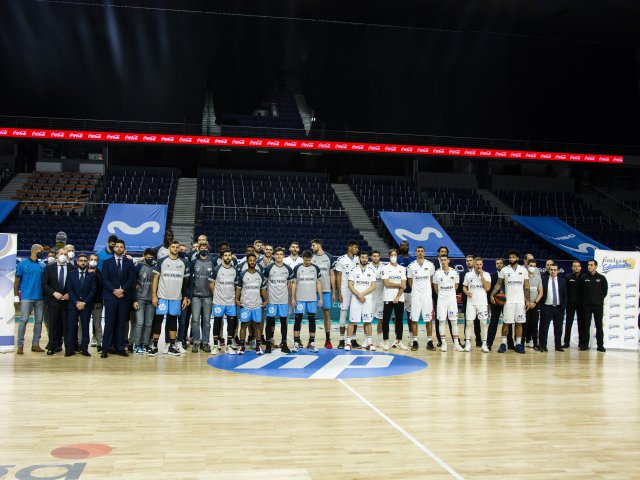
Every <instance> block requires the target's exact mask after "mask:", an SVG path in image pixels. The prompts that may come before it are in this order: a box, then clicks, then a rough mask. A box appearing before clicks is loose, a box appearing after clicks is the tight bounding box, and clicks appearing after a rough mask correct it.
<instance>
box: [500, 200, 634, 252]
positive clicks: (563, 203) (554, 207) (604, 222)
mask: <svg viewBox="0 0 640 480" xmlns="http://www.w3.org/2000/svg"><path fill="white" fill-rule="evenodd" d="M496 194H497V196H498V198H500V200H502V201H503V202H504V203H506V204H507V205H509V206H510V207H511V208H513V210H515V211H516V213H518V214H520V215H542V216H544V215H548V216H554V217H559V218H560V219H561V220H563V221H564V222H565V223H567V224H569V225H571V226H572V227H574V228H575V229H576V230H578V231H580V232H582V233H584V234H585V235H588V236H589V237H591V238H593V239H594V240H597V241H598V242H600V243H602V244H604V245H606V246H607V247H610V248H612V249H614V250H635V249H636V246H638V245H640V232H638V231H637V230H636V231H631V230H628V229H627V228H626V227H625V226H624V225H622V224H621V223H619V222H617V221H616V220H615V219H614V218H612V217H609V216H607V215H604V214H603V213H602V212H600V211H597V210H595V209H594V208H593V207H591V206H590V205H589V204H587V203H586V202H584V201H583V200H582V199H581V198H580V197H578V196H577V195H576V194H574V193H569V192H523V191H514V190H501V191H499V192H496Z"/></svg>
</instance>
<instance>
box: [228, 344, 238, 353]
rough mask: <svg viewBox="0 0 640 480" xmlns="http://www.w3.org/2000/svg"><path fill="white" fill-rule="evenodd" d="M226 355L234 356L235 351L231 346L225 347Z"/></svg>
mask: <svg viewBox="0 0 640 480" xmlns="http://www.w3.org/2000/svg"><path fill="white" fill-rule="evenodd" d="M226 352H227V355H235V354H236V351H235V350H234V349H233V347H232V346H231V345H227V350H226Z"/></svg>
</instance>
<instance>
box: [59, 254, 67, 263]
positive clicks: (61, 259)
mask: <svg viewBox="0 0 640 480" xmlns="http://www.w3.org/2000/svg"><path fill="white" fill-rule="evenodd" d="M58 262H60V263H61V264H62V265H64V264H65V263H67V256H66V255H65V254H64V253H63V254H62V255H60V256H59V257H58Z"/></svg>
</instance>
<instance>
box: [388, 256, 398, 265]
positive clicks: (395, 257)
mask: <svg viewBox="0 0 640 480" xmlns="http://www.w3.org/2000/svg"><path fill="white" fill-rule="evenodd" d="M389 261H390V262H391V263H394V264H395V263H396V262H397V261H398V257H397V256H396V255H391V256H390V257H389Z"/></svg>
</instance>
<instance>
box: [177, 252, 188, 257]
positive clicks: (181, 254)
mask: <svg viewBox="0 0 640 480" xmlns="http://www.w3.org/2000/svg"><path fill="white" fill-rule="evenodd" d="M186 256H187V253H186V252H178V257H180V258H185V257H186Z"/></svg>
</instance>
